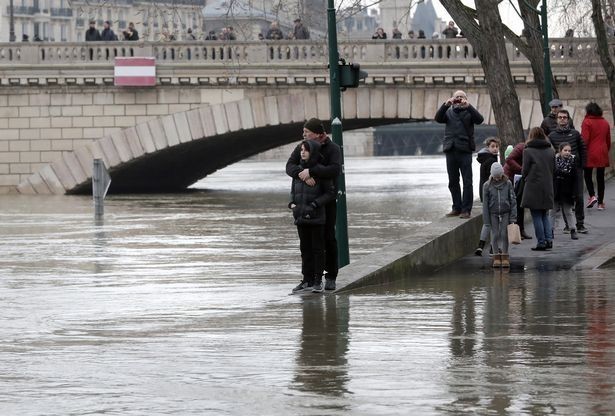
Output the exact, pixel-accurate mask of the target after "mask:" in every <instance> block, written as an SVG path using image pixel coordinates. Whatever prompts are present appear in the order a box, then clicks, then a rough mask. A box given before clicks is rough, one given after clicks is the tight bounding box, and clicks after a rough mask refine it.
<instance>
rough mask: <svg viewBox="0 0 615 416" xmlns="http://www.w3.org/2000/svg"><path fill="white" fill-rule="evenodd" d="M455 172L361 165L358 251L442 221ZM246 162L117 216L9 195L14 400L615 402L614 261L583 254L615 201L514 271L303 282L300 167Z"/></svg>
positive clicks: (241, 408) (567, 406) (5, 391)
mask: <svg viewBox="0 0 615 416" xmlns="http://www.w3.org/2000/svg"><path fill="white" fill-rule="evenodd" d="M282 165H283V162H282ZM443 167H444V160H443V159H437V158H390V159H389V158H383V159H379V160H369V159H350V160H348V162H347V171H348V176H347V181H348V187H349V210H350V212H349V223H350V224H351V227H350V230H349V233H350V238H351V258H353V257H354V258H356V257H359V256H361V255H362V254H364V253H369V252H373V251H374V250H377V249H380V248H382V247H383V246H385V245H386V244H388V243H389V242H391V241H393V240H395V239H396V238H398V236H400V235H405V234H407V233H412V231H413V229H416V228H417V227H425V226H427V225H428V224H429V222H431V221H437V220H438V219H439V218H441V215H442V214H443V213H444V212H446V211H447V209H448V208H449V206H448V192H447V190H446V179H445V175H444V178H443V177H442V175H441V174H438V172H441V170H440V169H442V168H443ZM230 169H231V170H230V171H229V172H227V173H225V172H221V175H219V176H217V177H215V178H211V179H210V180H207V181H204V182H202V183H201V184H200V185H199V186H201V187H205V188H207V190H206V191H199V192H193V193H187V194H182V195H164V196H160V195H157V196H147V195H146V196H114V197H111V198H110V199H109V200H108V202H107V207H106V218H105V223H104V225H102V226H95V225H94V224H93V220H92V217H93V209H92V206H91V201H90V200H89V199H88V198H80V197H71V198H42V199H41V198H36V199H27V198H26V199H23V198H22V197H4V196H3V197H1V198H0V208H1V209H0V217H1V221H0V253H1V258H0V302H1V304H2V313H1V314H0V366H1V368H2V371H1V372H0V414H1V415H83V414H110V415H153V414H156V415H157V414H161V415H162V414H181V415H205V414H206V415H209V414H212V415H219V414H220V415H249V414H254V415H256V414H267V415H288V414H293V415H338V414H339V415H342V414H344V415H348V414H353V415H354V414H356V415H392V414H395V415H397V414H421V415H423V414H451V415H458V414H463V413H467V414H532V415H534V414H551V413H555V414H570V415H578V414H612V412H613V410H612V409H615V376H613V374H615V308H614V306H613V305H614V304H615V283H614V282H615V280H614V279H613V277H612V276H613V269H612V268H611V269H609V268H604V269H582V270H575V268H574V267H572V266H573V265H574V264H576V261H575V258H574V257H573V256H571V255H570V253H577V254H578V255H579V256H583V255H585V254H587V252H586V249H583V248H581V247H582V245H583V243H585V244H587V243H589V242H590V241H593V240H591V239H593V238H595V239H596V240H595V243H591V244H590V245H589V246H591V247H595V246H598V245H600V244H601V243H599V241H598V240H599V239H600V238H604V239H606V238H607V237H608V235H609V234H610V235H614V234H613V233H612V232H610V231H609V230H608V229H607V228H606V227H609V226H613V224H614V223H615V221H611V222H609V218H613V214H612V212H615V203H611V204H610V205H609V202H607V211H604V212H602V213H601V214H605V215H604V216H603V218H598V217H597V215H598V212H589V213H588V220H587V222H588V224H589V225H590V227H591V228H590V234H587V235H586V236H581V239H580V240H578V241H577V242H575V243H576V244H577V245H576V246H573V245H572V242H571V241H564V240H563V239H564V238H565V237H562V243H561V244H559V240H560V236H559V235H558V236H556V240H555V242H556V248H559V247H561V249H562V251H561V252H560V254H559V256H558V254H557V252H556V251H555V250H554V251H553V252H546V253H541V254H540V255H538V256H534V255H533V253H534V252H531V251H530V250H529V246H530V245H529V244H525V242H524V244H522V245H521V246H519V247H515V248H514V249H513V250H511V257H512V258H513V268H512V270H511V271H510V272H509V273H499V271H495V272H494V271H493V270H492V269H491V268H490V267H488V259H486V258H479V257H475V256H468V257H466V258H463V259H461V260H460V261H459V262H456V263H455V264H453V265H451V266H449V267H447V268H445V269H443V270H441V271H440V272H438V273H434V274H425V275H414V276H408V278H407V279H404V280H400V281H398V282H396V283H393V284H390V285H388V286H380V287H376V288H368V289H364V290H361V291H353V292H351V293H350V294H347V295H340V296H335V295H328V296H321V295H306V296H289V295H288V293H289V291H290V288H291V287H292V286H293V285H294V284H296V282H297V275H298V269H299V268H298V249H297V245H298V243H297V241H296V234H295V230H294V228H293V227H292V225H291V223H290V220H289V216H288V215H289V214H288V213H287V212H285V211H283V210H281V209H279V207H281V206H284V205H285V200H286V197H287V196H286V195H287V189H288V187H289V185H290V182H289V181H288V180H287V179H286V178H285V177H284V176H283V175H280V172H281V171H282V170H283V167H282V166H280V162H278V163H273V162H258V163H256V162H252V163H242V164H238V165H235V166H233V167H231V168H230ZM385 173H386V174H385ZM351 189H353V191H354V192H352V193H351ZM609 194H610V195H614V196H615V189H612V183H609V189H608V190H607V195H609ZM67 201H68V202H67ZM609 206H612V207H614V209H613V210H612V211H608V207H609ZM599 221H606V222H609V224H610V225H604V227H602V226H600V224H601V223H600V222H599ZM605 224H606V223H605ZM564 247H569V249H566V251H564Z"/></svg>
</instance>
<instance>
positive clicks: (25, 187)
mask: <svg viewBox="0 0 615 416" xmlns="http://www.w3.org/2000/svg"><path fill="white" fill-rule="evenodd" d="M17 192H19V193H20V194H22V195H36V191H35V190H34V187H32V185H31V184H30V181H29V180H25V181H23V182H21V183H20V184H19V185H17Z"/></svg>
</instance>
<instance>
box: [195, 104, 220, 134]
mask: <svg viewBox="0 0 615 416" xmlns="http://www.w3.org/2000/svg"><path fill="white" fill-rule="evenodd" d="M198 111H199V115H200V117H201V125H202V126H203V134H204V137H211V136H215V135H216V123H215V122H214V113H213V111H212V108H211V106H209V105H208V106H205V107H201V108H199V110H198Z"/></svg>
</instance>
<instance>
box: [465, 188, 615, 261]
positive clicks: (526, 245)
mask: <svg viewBox="0 0 615 416" xmlns="http://www.w3.org/2000/svg"><path fill="white" fill-rule="evenodd" d="M605 188H606V189H605V198H604V202H605V205H606V209H605V210H603V211H598V209H597V206H594V207H593V208H585V227H586V228H587V229H588V232H587V234H581V233H579V234H578V237H579V239H578V240H572V239H571V238H570V234H565V233H564V232H563V229H564V220H563V219H562V218H561V215H560V216H559V217H558V221H557V226H556V228H555V232H554V239H553V249H552V250H548V251H532V250H531V248H532V247H535V246H536V243H537V242H536V237H535V235H534V226H533V224H532V216H531V215H530V213H529V211H526V213H525V221H526V222H525V231H526V233H528V234H530V235H531V236H533V237H534V238H532V239H531V240H523V241H522V242H521V244H518V245H510V247H509V254H510V260H511V271H513V272H514V271H520V270H522V269H527V268H539V269H540V268H546V269H549V270H554V269H558V268H564V269H568V268H575V269H592V268H595V267H599V266H600V265H601V264H603V263H606V262H608V261H609V260H611V259H613V258H614V257H615V180H613V179H611V180H608V181H607V182H606V186H605ZM584 198H585V202H587V195H585V197H584ZM488 252H489V250H488V249H486V250H485V252H484V253H485V254H483V256H482V257H479V256H475V255H474V254H470V255H468V256H465V257H464V259H463V260H464V261H466V262H469V263H470V264H472V263H476V264H477V265H480V266H484V267H491V262H492V260H491V258H490V256H489V255H488V254H487V253H488Z"/></svg>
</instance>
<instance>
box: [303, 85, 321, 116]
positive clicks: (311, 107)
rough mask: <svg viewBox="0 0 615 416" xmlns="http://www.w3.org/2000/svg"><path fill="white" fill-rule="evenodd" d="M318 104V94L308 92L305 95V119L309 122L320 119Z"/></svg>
mask: <svg viewBox="0 0 615 416" xmlns="http://www.w3.org/2000/svg"><path fill="white" fill-rule="evenodd" d="M317 107H318V106H317V104H316V93H314V92H308V93H305V94H303V108H304V109H305V119H306V120H309V119H311V118H314V117H318V108H317Z"/></svg>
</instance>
